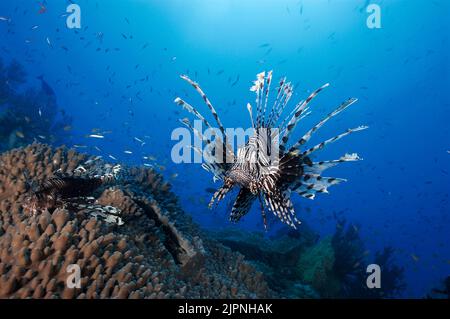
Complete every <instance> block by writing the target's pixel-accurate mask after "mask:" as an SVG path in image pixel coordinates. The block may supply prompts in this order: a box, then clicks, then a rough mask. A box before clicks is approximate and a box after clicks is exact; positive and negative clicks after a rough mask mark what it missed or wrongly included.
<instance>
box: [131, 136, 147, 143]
mask: <svg viewBox="0 0 450 319" xmlns="http://www.w3.org/2000/svg"><path fill="white" fill-rule="evenodd" d="M134 139H135V140H136V141H138V142H139V143H145V142H144V141H143V140H141V139H140V138H137V137H134Z"/></svg>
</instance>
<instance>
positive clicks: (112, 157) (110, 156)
mask: <svg viewBox="0 0 450 319" xmlns="http://www.w3.org/2000/svg"><path fill="white" fill-rule="evenodd" d="M108 157H109V158H111V159H113V160H115V161H117V158H115V157H114V156H112V155H108Z"/></svg>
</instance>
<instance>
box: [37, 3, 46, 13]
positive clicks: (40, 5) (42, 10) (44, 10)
mask: <svg viewBox="0 0 450 319" xmlns="http://www.w3.org/2000/svg"><path fill="white" fill-rule="evenodd" d="M46 12H47V8H46V7H45V6H44V5H43V4H42V3H39V11H38V14H44V13H46Z"/></svg>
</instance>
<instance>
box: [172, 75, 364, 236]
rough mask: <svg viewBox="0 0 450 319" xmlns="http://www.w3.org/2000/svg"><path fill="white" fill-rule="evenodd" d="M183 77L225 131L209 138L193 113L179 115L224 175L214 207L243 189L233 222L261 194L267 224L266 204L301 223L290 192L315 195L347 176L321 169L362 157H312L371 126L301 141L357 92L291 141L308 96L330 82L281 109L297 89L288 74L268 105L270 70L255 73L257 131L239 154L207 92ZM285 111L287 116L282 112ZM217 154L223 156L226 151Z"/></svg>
mask: <svg viewBox="0 0 450 319" xmlns="http://www.w3.org/2000/svg"><path fill="white" fill-rule="evenodd" d="M181 78H182V79H183V80H185V81H187V82H188V83H189V84H190V85H192V86H193V87H194V89H195V90H196V91H197V92H198V93H199V94H200V96H201V97H202V99H203V101H204V102H205V104H206V106H207V107H208V108H209V110H210V111H211V113H212V115H213V117H214V119H215V121H216V123H217V125H218V129H219V130H220V132H221V134H217V135H218V136H217V138H216V139H215V140H214V141H211V139H209V138H207V137H205V136H204V135H203V134H202V133H201V132H199V131H198V130H196V129H195V128H194V127H193V126H192V124H191V122H190V121H189V119H183V120H181V122H182V123H183V124H184V125H186V126H187V127H188V128H190V129H191V130H192V131H193V132H194V133H195V134H196V135H197V136H198V137H199V138H200V139H201V140H202V141H203V142H204V143H205V144H206V146H207V149H206V150H204V151H203V152H206V155H208V156H206V157H207V158H209V160H206V161H205V162H204V163H203V164H202V166H203V168H205V169H206V170H208V171H210V172H211V173H212V174H213V175H214V181H216V180H222V181H223V185H222V186H221V187H220V188H219V189H218V190H217V191H216V192H215V193H214V195H213V197H212V199H211V202H210V203H209V207H210V208H211V207H212V206H213V204H214V202H215V201H216V203H217V202H219V201H220V200H222V199H223V198H224V197H225V195H226V194H227V193H228V192H229V191H230V190H231V189H232V188H233V187H234V186H236V187H238V188H239V193H238V195H237V198H236V200H235V202H234V205H233V207H232V209H231V213H230V217H229V218H230V221H231V222H238V221H239V220H240V219H241V218H242V217H243V216H244V215H246V214H247V213H248V212H249V210H250V208H251V206H252V204H253V203H254V202H255V201H256V200H258V201H259V203H260V206H261V214H262V218H263V222H264V227H265V228H267V221H266V210H268V211H270V212H272V213H273V214H274V215H275V216H277V217H278V218H279V219H280V220H281V221H282V222H284V223H285V224H287V225H289V226H292V227H293V228H296V224H300V221H299V220H298V219H297V217H296V214H295V211H294V207H293V203H292V201H291V193H292V192H295V193H298V194H299V195H300V196H303V197H305V198H308V199H314V197H315V194H316V193H328V187H330V186H332V185H336V184H339V183H341V182H344V181H346V180H345V179H343V178H336V177H324V176H322V175H321V174H322V172H323V171H324V170H326V169H328V168H330V167H333V166H335V165H337V164H339V163H342V162H351V161H358V160H361V158H360V157H359V156H358V154H356V153H353V154H345V155H343V156H342V157H340V158H339V159H336V160H330V161H320V162H313V161H312V160H311V158H310V156H311V154H313V153H314V152H316V151H318V150H321V149H323V148H324V147H325V146H327V145H328V144H331V143H333V142H335V141H337V140H339V139H341V138H343V137H344V136H347V135H349V134H351V133H353V132H357V131H362V130H364V129H366V128H367V126H358V127H356V128H351V129H348V130H346V131H345V132H342V133H341V134H339V135H336V136H334V137H332V138H330V139H328V140H325V141H323V142H321V143H319V144H317V145H315V146H312V147H310V148H305V149H302V146H303V145H305V144H306V143H307V142H308V141H309V140H310V138H311V136H312V135H313V134H314V133H315V132H316V131H317V130H318V129H319V128H320V127H322V126H323V125H324V124H325V123H326V122H327V121H328V120H330V119H331V118H332V117H334V116H335V115H337V114H339V113H340V112H342V111H343V110H345V109H346V108H347V107H349V106H350V105H352V104H353V103H355V102H356V101H357V99H356V98H349V99H348V100H346V101H344V102H343V103H342V104H341V105H339V107H337V108H336V109H335V110H334V111H333V112H331V113H329V114H328V115H327V116H326V117H325V118H323V119H322V120H321V121H319V122H318V123H317V124H316V125H315V126H313V127H312V128H311V129H310V130H309V131H307V132H306V133H305V134H304V135H303V136H302V137H301V138H300V139H299V140H298V141H296V142H295V143H294V144H293V145H292V146H290V147H288V144H287V143H288V141H289V137H290V136H291V134H292V132H293V131H294V129H295V127H296V126H297V124H298V123H299V122H300V120H302V119H303V118H304V117H306V116H307V115H309V114H310V113H311V112H310V111H309V105H310V102H311V101H312V100H313V99H314V98H315V97H316V96H317V95H318V94H319V93H320V92H321V91H322V90H323V89H325V88H326V87H328V86H329V84H328V83H327V84H325V85H323V86H321V87H320V88H318V89H317V90H315V91H314V92H312V93H311V94H310V95H309V96H308V97H307V98H306V99H305V100H303V101H300V102H299V103H297V104H296V105H295V107H294V108H293V109H292V110H291V112H290V113H289V114H287V115H283V111H285V109H286V106H287V105H288V102H289V100H290V99H291V97H292V95H293V85H292V84H291V83H290V82H287V80H286V78H285V77H284V78H282V79H281V80H280V81H279V83H278V87H277V88H276V97H275V99H274V102H273V104H272V106H271V107H270V108H269V105H268V100H269V92H270V85H271V83H272V71H269V72H267V73H266V72H261V73H259V74H257V78H256V80H255V81H254V82H253V86H252V87H251V89H250V91H253V92H255V94H256V101H255V103H256V118H255V117H254V116H253V111H252V106H251V104H250V103H248V104H247V110H248V112H249V114H250V120H251V123H252V128H253V135H252V136H250V137H249V138H248V141H247V142H246V143H245V144H244V146H242V147H240V148H238V150H237V153H236V154H235V153H234V152H233V149H232V148H231V146H230V144H229V143H228V141H227V136H226V134H225V129H224V127H223V125H222V122H221V120H220V118H219V115H218V114H217V112H216V110H215V108H214V107H213V105H212V103H211V102H210V100H209V98H208V97H207V96H206V94H205V93H204V92H203V90H202V89H201V88H200V86H199V84H198V83H196V82H194V81H193V80H191V79H190V78H189V77H188V76H186V75H181ZM174 102H175V103H176V104H178V105H180V106H181V107H183V109H185V110H187V111H188V112H190V113H191V114H193V115H194V116H195V117H196V118H197V119H199V120H201V121H202V123H203V124H204V125H205V126H207V127H208V128H210V129H212V126H211V124H210V123H209V122H208V121H207V120H206V118H205V117H204V116H203V115H201V114H200V113H199V112H198V111H197V110H196V109H195V108H194V107H193V106H191V105H190V104H188V103H187V102H185V101H184V100H183V99H181V98H180V97H177V98H176V99H175V101H174ZM282 115H283V118H284V119H282V118H281V116H282ZM220 135H221V136H222V137H223V138H221V137H220ZM274 146H275V147H276V148H277V149H276V150H275V151H274V150H273V149H274ZM191 147H192V148H193V149H194V151H196V152H199V153H200V154H205V153H203V152H202V150H200V149H199V148H198V147H195V146H191ZM208 147H209V148H208ZM217 150H219V151H217ZM220 150H221V151H222V153H223V156H225V157H226V159H227V160H226V161H222V160H217V155H218V154H217V153H221V152H220ZM274 153H276V155H277V156H275V159H272V158H273V157H274V156H273V155H274ZM219 155H221V156H222V154H219Z"/></svg>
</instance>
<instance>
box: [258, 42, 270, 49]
mask: <svg viewBox="0 0 450 319" xmlns="http://www.w3.org/2000/svg"><path fill="white" fill-rule="evenodd" d="M269 46H270V43H263V44H261V45H260V46H259V47H260V48H267V47H269Z"/></svg>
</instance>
